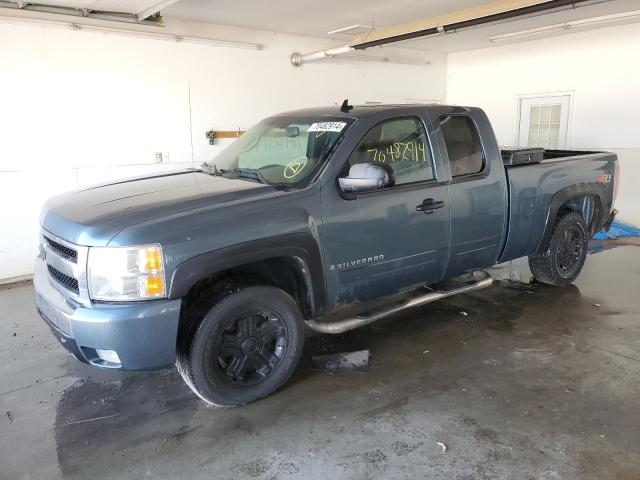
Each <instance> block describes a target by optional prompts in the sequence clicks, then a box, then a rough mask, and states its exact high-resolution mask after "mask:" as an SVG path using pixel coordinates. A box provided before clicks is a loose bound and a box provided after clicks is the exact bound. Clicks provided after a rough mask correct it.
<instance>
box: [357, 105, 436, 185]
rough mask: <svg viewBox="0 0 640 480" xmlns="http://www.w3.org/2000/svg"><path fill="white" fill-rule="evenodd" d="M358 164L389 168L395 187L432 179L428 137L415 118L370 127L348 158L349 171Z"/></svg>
mask: <svg viewBox="0 0 640 480" xmlns="http://www.w3.org/2000/svg"><path fill="white" fill-rule="evenodd" d="M359 163H383V164H385V165H387V166H389V167H391V169H392V170H393V175H394V177H395V185H402V184H406V183H414V182H424V181H428V180H433V179H434V174H433V162H432V159H431V152H430V150H429V144H428V142H427V133H426V131H425V129H424V126H423V124H422V121H421V120H420V119H418V118H415V117H403V118H394V119H390V120H385V121H383V122H380V123H378V124H377V125H375V126H374V127H372V128H371V129H370V130H369V131H368V132H367V133H366V134H365V136H364V137H363V138H362V140H360V143H359V144H358V146H357V147H356V149H355V150H354V151H353V152H352V153H351V155H350V156H349V160H348V167H349V168H350V167H352V166H353V165H356V164H359ZM349 168H347V169H346V170H347V171H348V169H349Z"/></svg>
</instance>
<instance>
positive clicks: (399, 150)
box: [367, 142, 427, 163]
mask: <svg viewBox="0 0 640 480" xmlns="http://www.w3.org/2000/svg"><path fill="white" fill-rule="evenodd" d="M367 153H370V154H371V160H372V161H373V162H374V163H375V162H379V163H386V162H395V161H398V160H407V161H410V162H426V161H427V152H426V145H425V144H424V142H396V143H392V144H390V145H387V146H386V147H379V148H368V149H367Z"/></svg>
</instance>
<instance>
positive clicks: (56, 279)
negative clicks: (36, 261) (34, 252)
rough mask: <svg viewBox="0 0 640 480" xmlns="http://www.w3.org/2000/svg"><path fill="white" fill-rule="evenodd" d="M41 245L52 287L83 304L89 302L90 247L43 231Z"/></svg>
mask: <svg viewBox="0 0 640 480" xmlns="http://www.w3.org/2000/svg"><path fill="white" fill-rule="evenodd" d="M40 247H41V249H42V252H43V257H44V259H45V262H46V264H47V270H48V273H49V283H50V284H51V286H52V287H54V288H55V289H56V290H58V291H59V292H60V293H62V294H63V295H64V296H65V297H68V298H71V299H73V300H75V301H77V302H80V303H83V304H87V305H88V304H89V303H90V300H89V290H88V288H87V256H88V254H89V247H84V246H81V245H75V244H73V243H70V242H67V241H66V240H64V239H62V238H59V237H57V236H55V235H53V234H52V233H50V232H47V231H43V232H42V235H41V238H40Z"/></svg>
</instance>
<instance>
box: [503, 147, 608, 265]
mask: <svg viewBox="0 0 640 480" xmlns="http://www.w3.org/2000/svg"><path fill="white" fill-rule="evenodd" d="M616 159H617V157H616V155H615V154H613V153H607V152H589V151H577V150H545V152H544V155H543V159H542V161H540V162H538V163H529V164H521V165H507V166H505V173H506V176H507V186H508V191H509V220H508V222H507V224H508V231H507V239H506V243H505V247H504V249H503V252H502V255H501V258H500V261H502V262H504V261H507V260H512V259H515V258H519V257H523V256H527V255H531V254H532V253H535V252H536V251H537V250H538V248H539V246H540V244H541V241H542V239H543V236H544V229H543V228H540V227H541V225H546V224H547V222H548V218H547V217H548V216H549V211H550V208H551V206H552V205H551V204H552V200H553V198H554V196H556V195H562V192H563V190H565V189H567V190H568V189H571V190H572V191H574V192H575V191H576V190H577V189H580V188H584V189H585V191H587V190H589V191H591V192H594V191H595V192H598V193H599V194H598V195H596V197H599V198H594V196H593V195H585V198H584V199H583V201H584V204H583V205H579V209H580V211H581V212H582V214H583V216H584V217H585V219H586V220H587V224H588V225H589V226H590V229H591V233H595V232H597V231H599V230H600V229H601V228H602V226H603V225H604V223H605V222H606V218H607V214H608V212H609V211H610V210H611V203H612V198H613V181H611V180H612V179H613V177H614V174H615V163H616Z"/></svg>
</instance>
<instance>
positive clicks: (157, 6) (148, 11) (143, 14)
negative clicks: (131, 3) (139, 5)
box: [136, 0, 180, 21]
mask: <svg viewBox="0 0 640 480" xmlns="http://www.w3.org/2000/svg"><path fill="white" fill-rule="evenodd" d="M179 1H180V0H162V1H160V2H155V3H154V4H153V5H151V6H150V7H147V8H145V9H144V10H141V11H140V12H138V13H136V16H137V17H138V20H139V21H142V20H145V19H147V18H149V17H150V16H151V15H153V14H154V13H156V12H159V11H160V10H162V9H163V8H167V7H169V6H171V5H173V4H174V3H178V2H179Z"/></svg>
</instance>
